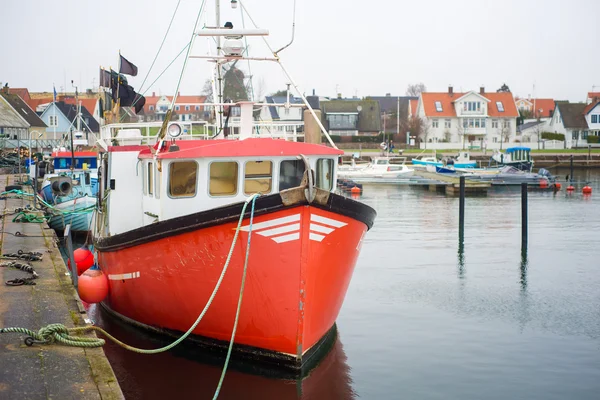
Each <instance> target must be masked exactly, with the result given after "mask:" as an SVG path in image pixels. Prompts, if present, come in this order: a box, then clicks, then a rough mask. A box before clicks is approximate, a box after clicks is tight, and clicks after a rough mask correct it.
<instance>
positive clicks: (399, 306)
mask: <svg viewBox="0 0 600 400" xmlns="http://www.w3.org/2000/svg"><path fill="white" fill-rule="evenodd" d="M553 172H555V173H557V174H559V175H561V176H562V177H563V179H564V176H565V175H566V174H568V170H560V171H553ZM575 179H577V180H585V181H591V186H592V188H593V190H594V192H593V194H592V195H591V196H583V195H582V194H581V191H580V188H581V186H578V190H577V191H576V192H575V193H573V194H572V195H567V194H566V193H565V191H564V188H565V187H566V186H567V185H565V184H564V183H563V190H562V191H560V192H558V193H556V194H555V193H552V192H530V193H529V245H528V249H527V251H526V252H522V251H521V224H520V220H521V195H520V188H519V187H505V188H498V189H494V190H493V191H491V192H490V193H489V195H488V196H487V197H469V198H467V199H466V218H465V237H464V246H459V241H458V199H457V198H452V197H447V196H445V195H444V194H437V193H432V192H429V191H427V190H425V189H424V188H411V187H406V186H369V185H364V194H363V195H362V197H361V201H363V202H365V203H367V204H369V205H370V206H372V207H374V208H375V209H376V210H377V213H378V217H377V219H376V222H375V226H374V227H373V229H372V230H371V231H370V232H369V233H368V234H367V236H366V237H365V240H364V243H363V246H362V252H361V255H360V257H359V260H358V263H357V266H356V270H355V273H354V276H353V279H352V283H351V284H350V288H349V290H348V294H347V296H346V300H345V303H344V306H343V308H342V311H341V314H340V316H339V318H338V329H339V339H338V342H337V343H336V345H335V347H334V349H333V351H332V352H331V353H330V354H329V355H328V356H327V357H326V358H325V359H324V361H323V363H322V364H321V365H320V366H319V367H317V368H316V369H315V370H313V372H311V374H310V375H309V377H308V378H306V379H305V380H303V381H300V382H298V381H290V380H287V381H285V380H277V379H271V378H267V377H264V376H257V375H253V374H246V373H242V372H238V371H231V372H228V375H227V377H226V379H225V383H224V387H223V391H222V394H221V396H220V398H222V399H301V398H302V399H351V398H362V399H528V400H535V399H540V400H541V399H544V400H549V399H595V400H596V399H600V245H599V243H600V171H593V170H587V171H583V170H582V171H576V172H575ZM460 250H462V251H460ZM92 317H93V318H94V319H95V320H96V322H97V323H98V324H99V325H101V326H106V327H107V328H108V329H109V330H111V332H114V333H115V334H117V336H119V335H121V337H123V338H124V339H125V341H129V342H131V343H132V344H134V345H139V346H144V347H153V345H154V342H153V341H152V340H151V339H149V338H147V337H145V335H144V334H143V333H141V332H140V331H136V330H132V329H127V328H123V327H122V326H120V325H117V324H116V323H114V321H112V319H111V318H110V317H108V316H107V315H105V313H104V312H103V311H101V310H100V309H99V308H96V307H93V308H92ZM105 351H106V353H107V356H108V357H109V360H110V362H111V364H112V366H113V368H114V370H115V372H116V374H117V377H118V378H119V383H120V384H121V387H122V389H123V391H124V393H125V395H126V397H127V398H128V399H164V398H168V397H172V398H194V399H204V398H212V394H213V392H214V389H215V387H216V384H217V381H218V378H219V374H220V372H221V365H220V364H219V363H218V362H217V363H213V364H206V363H202V362H200V361H198V360H190V359H188V358H186V357H182V356H181V355H180V354H177V353H166V354H161V355H157V356H149V355H139V354H135V353H129V352H127V351H125V350H122V349H120V348H119V347H116V346H114V345H107V346H106V347H105Z"/></svg>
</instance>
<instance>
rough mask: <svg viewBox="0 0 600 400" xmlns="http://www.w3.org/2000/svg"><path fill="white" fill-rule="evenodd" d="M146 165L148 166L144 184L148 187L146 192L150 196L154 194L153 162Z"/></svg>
mask: <svg viewBox="0 0 600 400" xmlns="http://www.w3.org/2000/svg"><path fill="white" fill-rule="evenodd" d="M146 166H147V167H148V168H147V171H148V173H147V174H146V175H147V181H146V186H147V188H148V193H147V194H148V196H152V195H153V194H154V165H153V163H151V162H149V163H148V164H147V165H146Z"/></svg>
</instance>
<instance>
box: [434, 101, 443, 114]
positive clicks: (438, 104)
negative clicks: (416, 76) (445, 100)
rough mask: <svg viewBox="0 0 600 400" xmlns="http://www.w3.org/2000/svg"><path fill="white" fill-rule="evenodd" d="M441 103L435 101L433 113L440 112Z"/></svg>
mask: <svg viewBox="0 0 600 400" xmlns="http://www.w3.org/2000/svg"><path fill="white" fill-rule="evenodd" d="M442 110H443V109H442V102H441V101H436V102H435V111H437V112H442Z"/></svg>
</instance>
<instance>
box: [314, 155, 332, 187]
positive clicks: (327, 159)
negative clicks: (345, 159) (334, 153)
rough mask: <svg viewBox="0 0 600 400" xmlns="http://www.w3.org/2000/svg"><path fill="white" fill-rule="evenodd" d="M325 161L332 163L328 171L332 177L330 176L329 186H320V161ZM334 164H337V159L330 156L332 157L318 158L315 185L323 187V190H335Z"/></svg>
mask: <svg viewBox="0 0 600 400" xmlns="http://www.w3.org/2000/svg"><path fill="white" fill-rule="evenodd" d="M325 161H327V162H329V163H330V165H329V168H328V171H327V172H328V173H329V174H330V177H329V187H328V188H325V187H320V186H319V176H320V175H319V174H320V172H321V171H320V168H319V163H320V162H325ZM334 166H335V161H334V160H333V159H332V158H330V157H323V158H317V161H316V163H315V187H317V188H319V189H322V190H326V191H328V192H331V191H332V190H333V187H334V184H333V180H334V179H333V178H334V175H335V168H334Z"/></svg>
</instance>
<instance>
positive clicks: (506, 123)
mask: <svg viewBox="0 0 600 400" xmlns="http://www.w3.org/2000/svg"><path fill="white" fill-rule="evenodd" d="M501 122H502V125H501V126H500V150H502V142H508V139H509V138H510V131H511V128H510V119H505V120H503V121H501Z"/></svg>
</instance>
